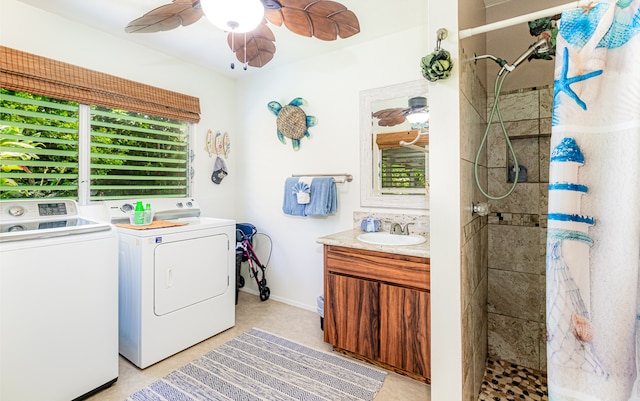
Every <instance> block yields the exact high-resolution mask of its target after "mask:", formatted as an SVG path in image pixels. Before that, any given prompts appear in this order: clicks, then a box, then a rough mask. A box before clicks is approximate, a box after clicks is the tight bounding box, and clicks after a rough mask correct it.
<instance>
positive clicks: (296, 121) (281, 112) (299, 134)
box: [267, 97, 318, 150]
mask: <svg viewBox="0 0 640 401" xmlns="http://www.w3.org/2000/svg"><path fill="white" fill-rule="evenodd" d="M308 104H309V103H308V102H307V101H306V100H304V99H303V98H301V97H297V98H295V99H293V100H292V101H290V102H289V104H287V105H285V106H283V105H281V104H280V103H279V102H276V101H275V100H274V101H271V102H269V104H267V107H268V108H269V110H271V111H272V112H273V114H275V115H276V117H277V118H276V127H277V129H278V139H279V140H280V142H282V143H283V144H286V143H287V140H286V139H285V137H287V138H289V139H291V144H292V145H293V150H300V139H302V138H303V137H305V136H306V137H309V136H311V135H310V134H309V127H313V126H315V125H316V124H317V123H318V119H317V118H316V117H314V116H308V115H307V113H305V112H304V110H302V108H301V107H300V106H307V105H308Z"/></svg>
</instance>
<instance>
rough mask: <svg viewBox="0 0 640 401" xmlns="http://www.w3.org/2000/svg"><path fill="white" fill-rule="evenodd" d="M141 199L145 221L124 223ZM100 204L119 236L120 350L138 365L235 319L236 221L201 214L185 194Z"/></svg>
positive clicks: (194, 341) (145, 364) (179, 348)
mask: <svg viewBox="0 0 640 401" xmlns="http://www.w3.org/2000/svg"><path fill="white" fill-rule="evenodd" d="M139 200H141V201H142V202H143V203H144V204H147V203H150V204H151V206H152V209H153V211H154V213H155V219H154V224H152V225H151V226H139V227H138V226H136V227H133V226H130V225H128V224H127V223H129V217H128V216H129V213H130V212H131V210H133V205H135V202H136V201H139ZM106 205H107V208H108V210H109V214H110V216H111V222H112V223H114V224H116V229H117V231H118V237H119V240H118V242H119V257H118V266H119V302H118V314H119V339H120V343H119V351H120V354H121V355H122V356H124V357H125V358H127V359H128V360H129V361H131V362H132V363H133V364H135V365H136V366H138V367H140V368H143V369H144V368H146V367H148V366H150V365H152V364H154V363H156V362H159V361H161V360H162V359H165V358H167V357H169V356H171V355H173V354H175V353H177V352H180V351H182V350H184V349H186V348H188V347H190V346H192V345H194V344H197V343H199V342H201V341H203V340H206V339H207V338H209V337H212V336H214V335H216V334H218V333H220V332H222V331H224V330H226V329H229V328H231V327H233V326H234V325H235V285H236V284H235V283H236V278H235V221H234V220H228V219H218V218H210V217H202V216H200V208H199V206H198V204H197V203H196V201H195V200H194V199H187V198H171V199H136V200H130V201H127V200H124V201H108V202H106ZM159 222H163V224H161V225H162V226H166V225H171V224H176V225H175V226H171V227H164V228H154V227H156V226H158V224H157V223H159Z"/></svg>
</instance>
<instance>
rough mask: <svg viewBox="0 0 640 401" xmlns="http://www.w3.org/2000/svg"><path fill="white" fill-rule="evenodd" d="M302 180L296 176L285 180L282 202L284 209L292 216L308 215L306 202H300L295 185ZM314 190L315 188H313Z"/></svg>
mask: <svg viewBox="0 0 640 401" xmlns="http://www.w3.org/2000/svg"><path fill="white" fill-rule="evenodd" d="M298 181H300V180H299V179H298V178H296V177H289V178H287V179H286V180H285V182H284V200H283V202H282V211H283V212H284V213H285V214H290V215H292V216H306V215H307V214H306V212H305V210H306V208H307V205H306V204H299V203H298V198H297V197H296V194H295V192H294V191H293V187H294V186H295V185H296V184H297V183H298ZM312 191H313V189H312Z"/></svg>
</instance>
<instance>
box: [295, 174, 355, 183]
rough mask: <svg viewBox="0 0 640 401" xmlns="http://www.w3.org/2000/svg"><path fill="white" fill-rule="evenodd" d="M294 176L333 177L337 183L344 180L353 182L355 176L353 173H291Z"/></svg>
mask: <svg viewBox="0 0 640 401" xmlns="http://www.w3.org/2000/svg"><path fill="white" fill-rule="evenodd" d="M291 176H292V177H333V179H334V180H335V181H336V182H337V183H340V184H341V183H343V182H351V181H353V176H352V175H351V174H291ZM336 177H342V178H340V179H336Z"/></svg>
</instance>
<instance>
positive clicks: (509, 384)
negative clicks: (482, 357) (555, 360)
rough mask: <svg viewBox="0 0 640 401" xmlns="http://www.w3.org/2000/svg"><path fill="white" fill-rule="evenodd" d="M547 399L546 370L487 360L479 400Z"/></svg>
mask: <svg viewBox="0 0 640 401" xmlns="http://www.w3.org/2000/svg"><path fill="white" fill-rule="evenodd" d="M525 400H526V401H529V400H531V401H547V400H548V397H547V376H546V374H545V373H544V372H540V371H537V370H534V369H529V368H525V367H522V366H519V365H516V364H513V363H509V362H503V361H496V360H493V359H489V360H488V361H487V370H486V372H485V375H484V380H483V381H482V388H481V390H480V397H479V398H478V401H525Z"/></svg>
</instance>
